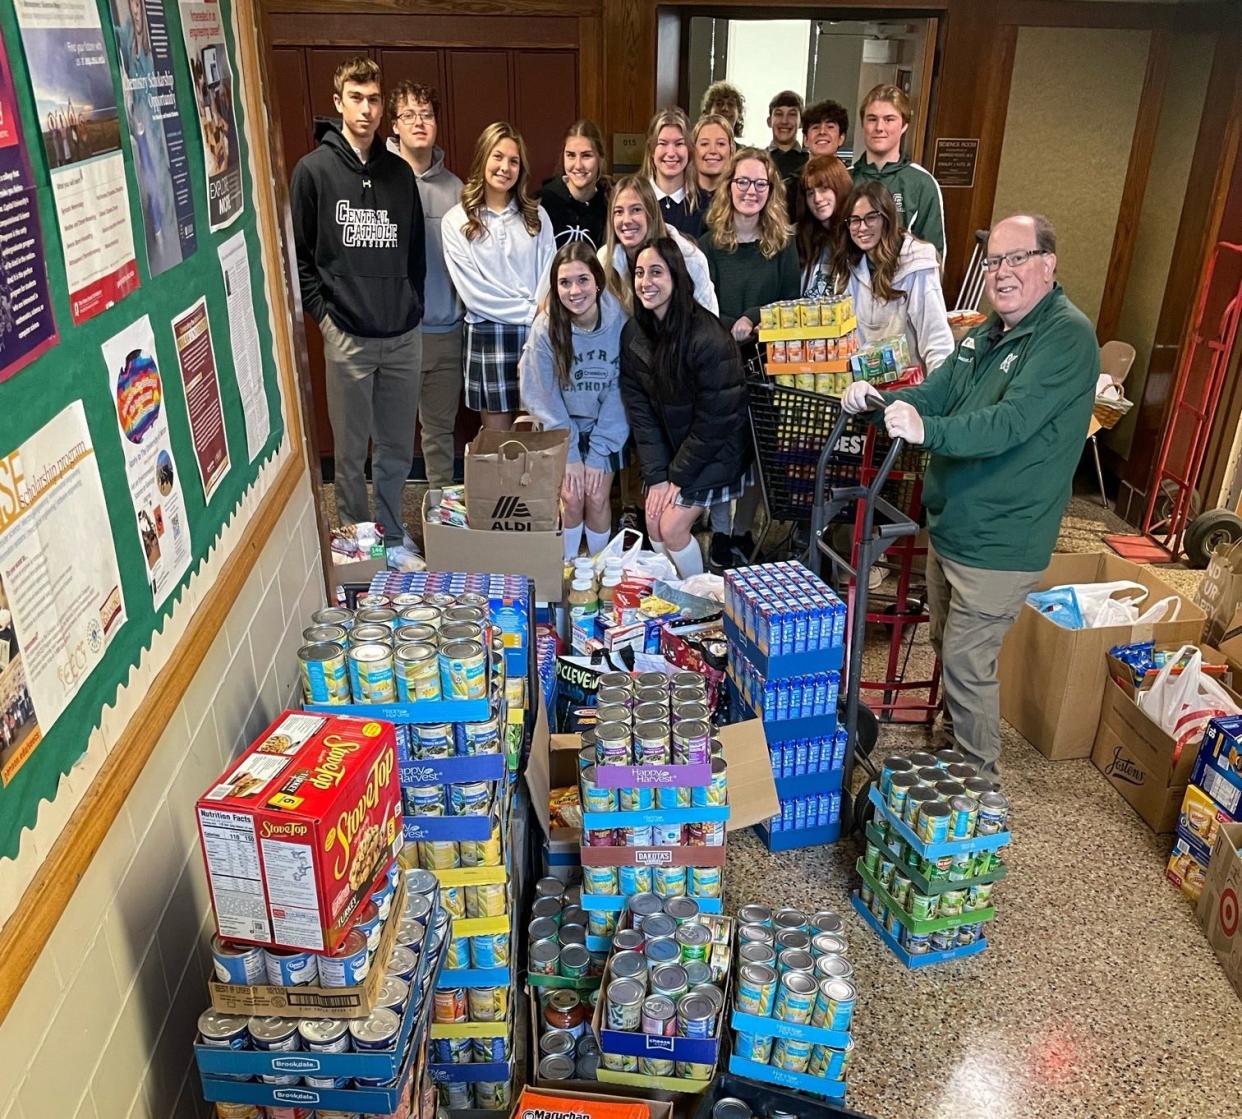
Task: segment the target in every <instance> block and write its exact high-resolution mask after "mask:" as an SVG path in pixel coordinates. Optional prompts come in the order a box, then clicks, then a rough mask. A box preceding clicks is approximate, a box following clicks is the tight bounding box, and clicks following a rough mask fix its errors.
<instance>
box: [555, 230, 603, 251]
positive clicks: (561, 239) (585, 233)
mask: <svg viewBox="0 0 1242 1119" xmlns="http://www.w3.org/2000/svg"><path fill="white" fill-rule="evenodd" d="M575 241H581V242H582V243H583V244H584V245H589V246H590V247H591V248H593V249H597V248H599V246H598V245H596V243H595V242H594V241H593V240H592V239H591V233H590V231H589V230H588V229H587V228H586V226H584V225H567V226H566V227H565V228H564V229H562V230H561V231H560V233H558V234H557V235H556V247H557V248H558V249H559V248H562V247H563V246H565V245H569V244H572V243H573V242H575Z"/></svg>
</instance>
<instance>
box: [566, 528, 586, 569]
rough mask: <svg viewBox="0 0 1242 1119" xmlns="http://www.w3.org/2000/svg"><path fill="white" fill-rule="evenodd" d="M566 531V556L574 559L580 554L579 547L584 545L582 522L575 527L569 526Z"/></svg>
mask: <svg viewBox="0 0 1242 1119" xmlns="http://www.w3.org/2000/svg"><path fill="white" fill-rule="evenodd" d="M564 533H565V558H566V559H567V560H571V559H573V558H574V557H575V556H576V555H577V554H578V549H579V548H581V547H582V522H581V521H580V522H579V523H578V524H576V525H574V527H573V528H567V529H565V530H564Z"/></svg>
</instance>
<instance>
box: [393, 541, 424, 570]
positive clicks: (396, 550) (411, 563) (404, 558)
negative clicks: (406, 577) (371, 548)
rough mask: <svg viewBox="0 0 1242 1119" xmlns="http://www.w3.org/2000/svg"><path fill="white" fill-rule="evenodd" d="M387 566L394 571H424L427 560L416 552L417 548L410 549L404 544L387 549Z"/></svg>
mask: <svg viewBox="0 0 1242 1119" xmlns="http://www.w3.org/2000/svg"><path fill="white" fill-rule="evenodd" d="M388 566H389V567H391V568H392V569H393V570H394V571H426V570H427V561H426V560H425V559H423V557H422V556H420V555H419V554H418V550H417V549H414V550H412V551H411V550H410V549H409V548H407V547H406V546H405V545H404V544H399V545H397V546H396V547H393V548H389V549H388Z"/></svg>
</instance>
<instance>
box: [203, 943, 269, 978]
mask: <svg viewBox="0 0 1242 1119" xmlns="http://www.w3.org/2000/svg"><path fill="white" fill-rule="evenodd" d="M211 958H212V962H213V965H214V969H215V973H216V978H217V979H218V980H219V981H220V982H221V983H236V984H240V985H241V986H244V987H253V986H255V985H256V984H260V983H266V982H267V957H266V955H264V952H263V949H262V948H259V947H258V946H257V945H253V944H234V943H233V942H232V941H228V940H221V939H220V937H218V936H213V937H212V938H211Z"/></svg>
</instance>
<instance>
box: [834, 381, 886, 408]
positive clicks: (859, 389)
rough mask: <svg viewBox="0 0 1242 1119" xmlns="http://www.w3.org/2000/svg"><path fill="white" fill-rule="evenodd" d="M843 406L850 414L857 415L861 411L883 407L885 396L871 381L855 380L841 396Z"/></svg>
mask: <svg viewBox="0 0 1242 1119" xmlns="http://www.w3.org/2000/svg"><path fill="white" fill-rule="evenodd" d="M841 407H842V408H844V409H845V410H846V411H847V412H849V413H850V415H852V416H856V415H858V413H859V412H870V411H873V410H874V409H876V408H883V407H884V397H882V396H881V395H880V394H879V393H878V392H877V391H876V390H875V388H873V387H872V385H871V382H870V381H855V382H854V383H853V384H851V385H850V387H849V388H847V389H846V390H845V393H844V395H843V396H842V397H841Z"/></svg>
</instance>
